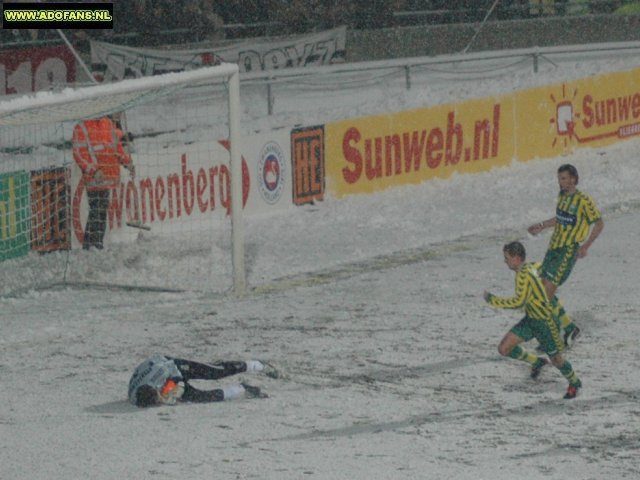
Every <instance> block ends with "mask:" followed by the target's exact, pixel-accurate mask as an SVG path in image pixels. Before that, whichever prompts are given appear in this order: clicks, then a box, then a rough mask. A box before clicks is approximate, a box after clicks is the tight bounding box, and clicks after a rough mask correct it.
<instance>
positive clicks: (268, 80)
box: [240, 42, 640, 115]
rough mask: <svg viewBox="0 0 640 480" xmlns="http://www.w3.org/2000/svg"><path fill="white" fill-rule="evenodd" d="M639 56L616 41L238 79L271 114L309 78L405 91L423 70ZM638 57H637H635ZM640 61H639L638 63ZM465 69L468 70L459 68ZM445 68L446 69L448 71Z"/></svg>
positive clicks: (476, 71)
mask: <svg viewBox="0 0 640 480" xmlns="http://www.w3.org/2000/svg"><path fill="white" fill-rule="evenodd" d="M636 53H640V42H616V43H601V44H591V45H574V46H561V47H544V48H537V47H535V48H529V49H519V50H501V51H493V52H491V51H487V52H475V53H465V54H453V55H441V56H437V57H413V58H401V59H393V60H380V61H373V62H357V63H345V64H339V65H328V66H319V67H304V68H288V69H282V70H269V71H262V72H251V73H243V74H241V76H240V82H241V85H242V86H249V85H254V86H255V85H264V87H265V93H266V102H267V112H268V114H269V115H272V114H273V106H274V96H275V94H276V87H277V85H279V84H289V85H291V84H296V83H299V84H303V83H304V82H307V81H308V80H309V79H313V81H314V83H315V84H316V85H317V84H320V83H322V82H323V81H324V82H326V83H327V84H329V83H335V82H340V81H341V80H344V81H349V82H351V83H357V82H358V81H360V82H363V83H364V82H366V81H367V80H368V79H370V78H371V77H373V76H375V74H378V75H380V76H398V75H401V76H403V77H404V85H405V88H406V89H407V90H410V89H411V86H412V74H413V72H414V71H416V70H417V69H420V70H421V71H424V70H425V69H431V70H432V71H433V72H434V73H440V74H442V73H446V74H448V75H450V76H452V77H458V78H464V79H468V78H474V77H473V76H474V75H481V74H485V73H487V72H492V71H493V72H499V70H500V69H507V68H511V67H513V66H514V65H517V66H518V67H522V66H523V65H527V64H528V65H530V68H531V71H532V72H533V73H534V74H535V73H538V71H539V68H540V64H541V62H549V63H550V64H552V65H555V66H557V62H559V61H567V60H571V59H574V60H575V59H577V58H580V59H587V58H590V57H592V58H597V57H603V56H604V57H606V58H610V57H611V56H612V55H613V56H622V55H625V54H636ZM638 58H640V57H638ZM639 61H640V60H639ZM463 66H468V67H469V68H468V69H464V68H461V67H463ZM447 67H448V68H447Z"/></svg>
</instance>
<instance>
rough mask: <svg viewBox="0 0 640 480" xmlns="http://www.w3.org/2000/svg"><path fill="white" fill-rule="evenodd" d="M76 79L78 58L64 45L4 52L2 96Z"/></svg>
mask: <svg viewBox="0 0 640 480" xmlns="http://www.w3.org/2000/svg"><path fill="white" fill-rule="evenodd" d="M75 79H76V63H75V59H74V57H73V55H72V54H71V52H70V51H69V49H68V48H67V47H66V46H64V45H57V46H51V47H29V48H13V49H11V50H2V51H0V82H1V84H0V95H15V94H27V93H31V92H38V91H40V90H48V89H50V88H51V87H53V86H56V85H57V86H60V85H67V84H69V83H74V82H75Z"/></svg>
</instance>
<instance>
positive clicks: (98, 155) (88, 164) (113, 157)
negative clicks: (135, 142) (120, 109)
mask: <svg viewBox="0 0 640 480" xmlns="http://www.w3.org/2000/svg"><path fill="white" fill-rule="evenodd" d="M122 136H123V135H122V130H120V129H119V128H117V127H116V125H115V123H114V122H113V121H112V120H111V119H110V118H109V117H102V118H97V119H91V120H84V121H82V122H80V123H78V124H77V125H76V126H75V128H74V129H73V158H74V160H75V161H76V163H77V164H78V166H79V167H80V170H81V171H82V175H83V177H84V181H85V185H86V187H87V190H108V189H111V188H113V187H115V186H116V185H118V184H119V183H120V165H123V166H125V167H126V168H128V169H129V170H130V171H133V170H132V167H133V164H132V163H131V157H129V155H127V153H126V152H125V150H124V147H123V145H122Z"/></svg>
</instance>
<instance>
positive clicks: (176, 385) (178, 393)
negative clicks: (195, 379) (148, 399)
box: [160, 379, 184, 405]
mask: <svg viewBox="0 0 640 480" xmlns="http://www.w3.org/2000/svg"><path fill="white" fill-rule="evenodd" d="M183 393H184V383H182V382H176V381H175V380H172V379H169V380H167V381H166V382H164V385H163V386H162V388H161V389H160V403H164V404H165V405H175V404H176V402H177V401H178V400H180V399H181V398H182V394H183Z"/></svg>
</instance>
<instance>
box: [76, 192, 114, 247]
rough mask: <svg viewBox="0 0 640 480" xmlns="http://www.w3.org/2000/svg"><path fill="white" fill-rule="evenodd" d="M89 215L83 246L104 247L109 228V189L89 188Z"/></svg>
mask: <svg viewBox="0 0 640 480" xmlns="http://www.w3.org/2000/svg"><path fill="white" fill-rule="evenodd" d="M87 199H88V200H89V216H88V217H87V224H86V226H85V229H84V240H83V241H82V248H84V249H85V250H88V249H89V248H91V247H95V248H98V249H102V247H103V244H102V242H103V240H104V233H105V231H106V229H107V209H108V208H109V190H87Z"/></svg>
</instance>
